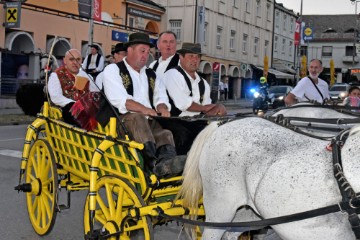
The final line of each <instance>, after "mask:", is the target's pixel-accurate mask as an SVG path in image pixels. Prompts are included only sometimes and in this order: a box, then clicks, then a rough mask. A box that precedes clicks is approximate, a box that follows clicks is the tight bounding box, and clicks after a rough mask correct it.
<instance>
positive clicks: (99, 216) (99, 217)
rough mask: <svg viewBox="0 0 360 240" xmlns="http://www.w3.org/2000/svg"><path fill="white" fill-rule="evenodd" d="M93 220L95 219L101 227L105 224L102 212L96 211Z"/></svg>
mask: <svg viewBox="0 0 360 240" xmlns="http://www.w3.org/2000/svg"><path fill="white" fill-rule="evenodd" d="M95 219H96V220H97V221H98V222H100V223H101V224H102V225H105V223H106V219H105V216H104V214H103V212H102V211H100V210H97V211H96V212H95Z"/></svg>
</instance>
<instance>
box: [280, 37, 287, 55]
mask: <svg viewBox="0 0 360 240" xmlns="http://www.w3.org/2000/svg"><path fill="white" fill-rule="evenodd" d="M285 45H286V39H285V38H284V39H283V40H282V46H281V52H282V53H285Z"/></svg>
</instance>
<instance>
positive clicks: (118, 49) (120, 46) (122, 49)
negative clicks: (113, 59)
mask: <svg viewBox="0 0 360 240" xmlns="http://www.w3.org/2000/svg"><path fill="white" fill-rule="evenodd" d="M124 45H125V43H118V44H116V45H115V48H114V50H112V51H111V54H112V55H114V54H115V53H118V52H126V51H127V49H126V47H125V46H124Z"/></svg>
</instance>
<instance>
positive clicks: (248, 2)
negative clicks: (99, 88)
mask: <svg viewBox="0 0 360 240" xmlns="http://www.w3.org/2000/svg"><path fill="white" fill-rule="evenodd" d="M245 11H246V12H248V13H249V12H250V0H245Z"/></svg>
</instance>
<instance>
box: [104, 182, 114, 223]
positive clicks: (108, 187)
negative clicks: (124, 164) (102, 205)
mask: <svg viewBox="0 0 360 240" xmlns="http://www.w3.org/2000/svg"><path fill="white" fill-rule="evenodd" d="M113 188H114V185H113V184H109V183H106V184H105V191H106V198H107V200H108V204H109V213H110V216H109V217H111V216H115V215H114V214H115V205H114V199H113V195H112V194H113V192H112V190H113Z"/></svg>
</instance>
